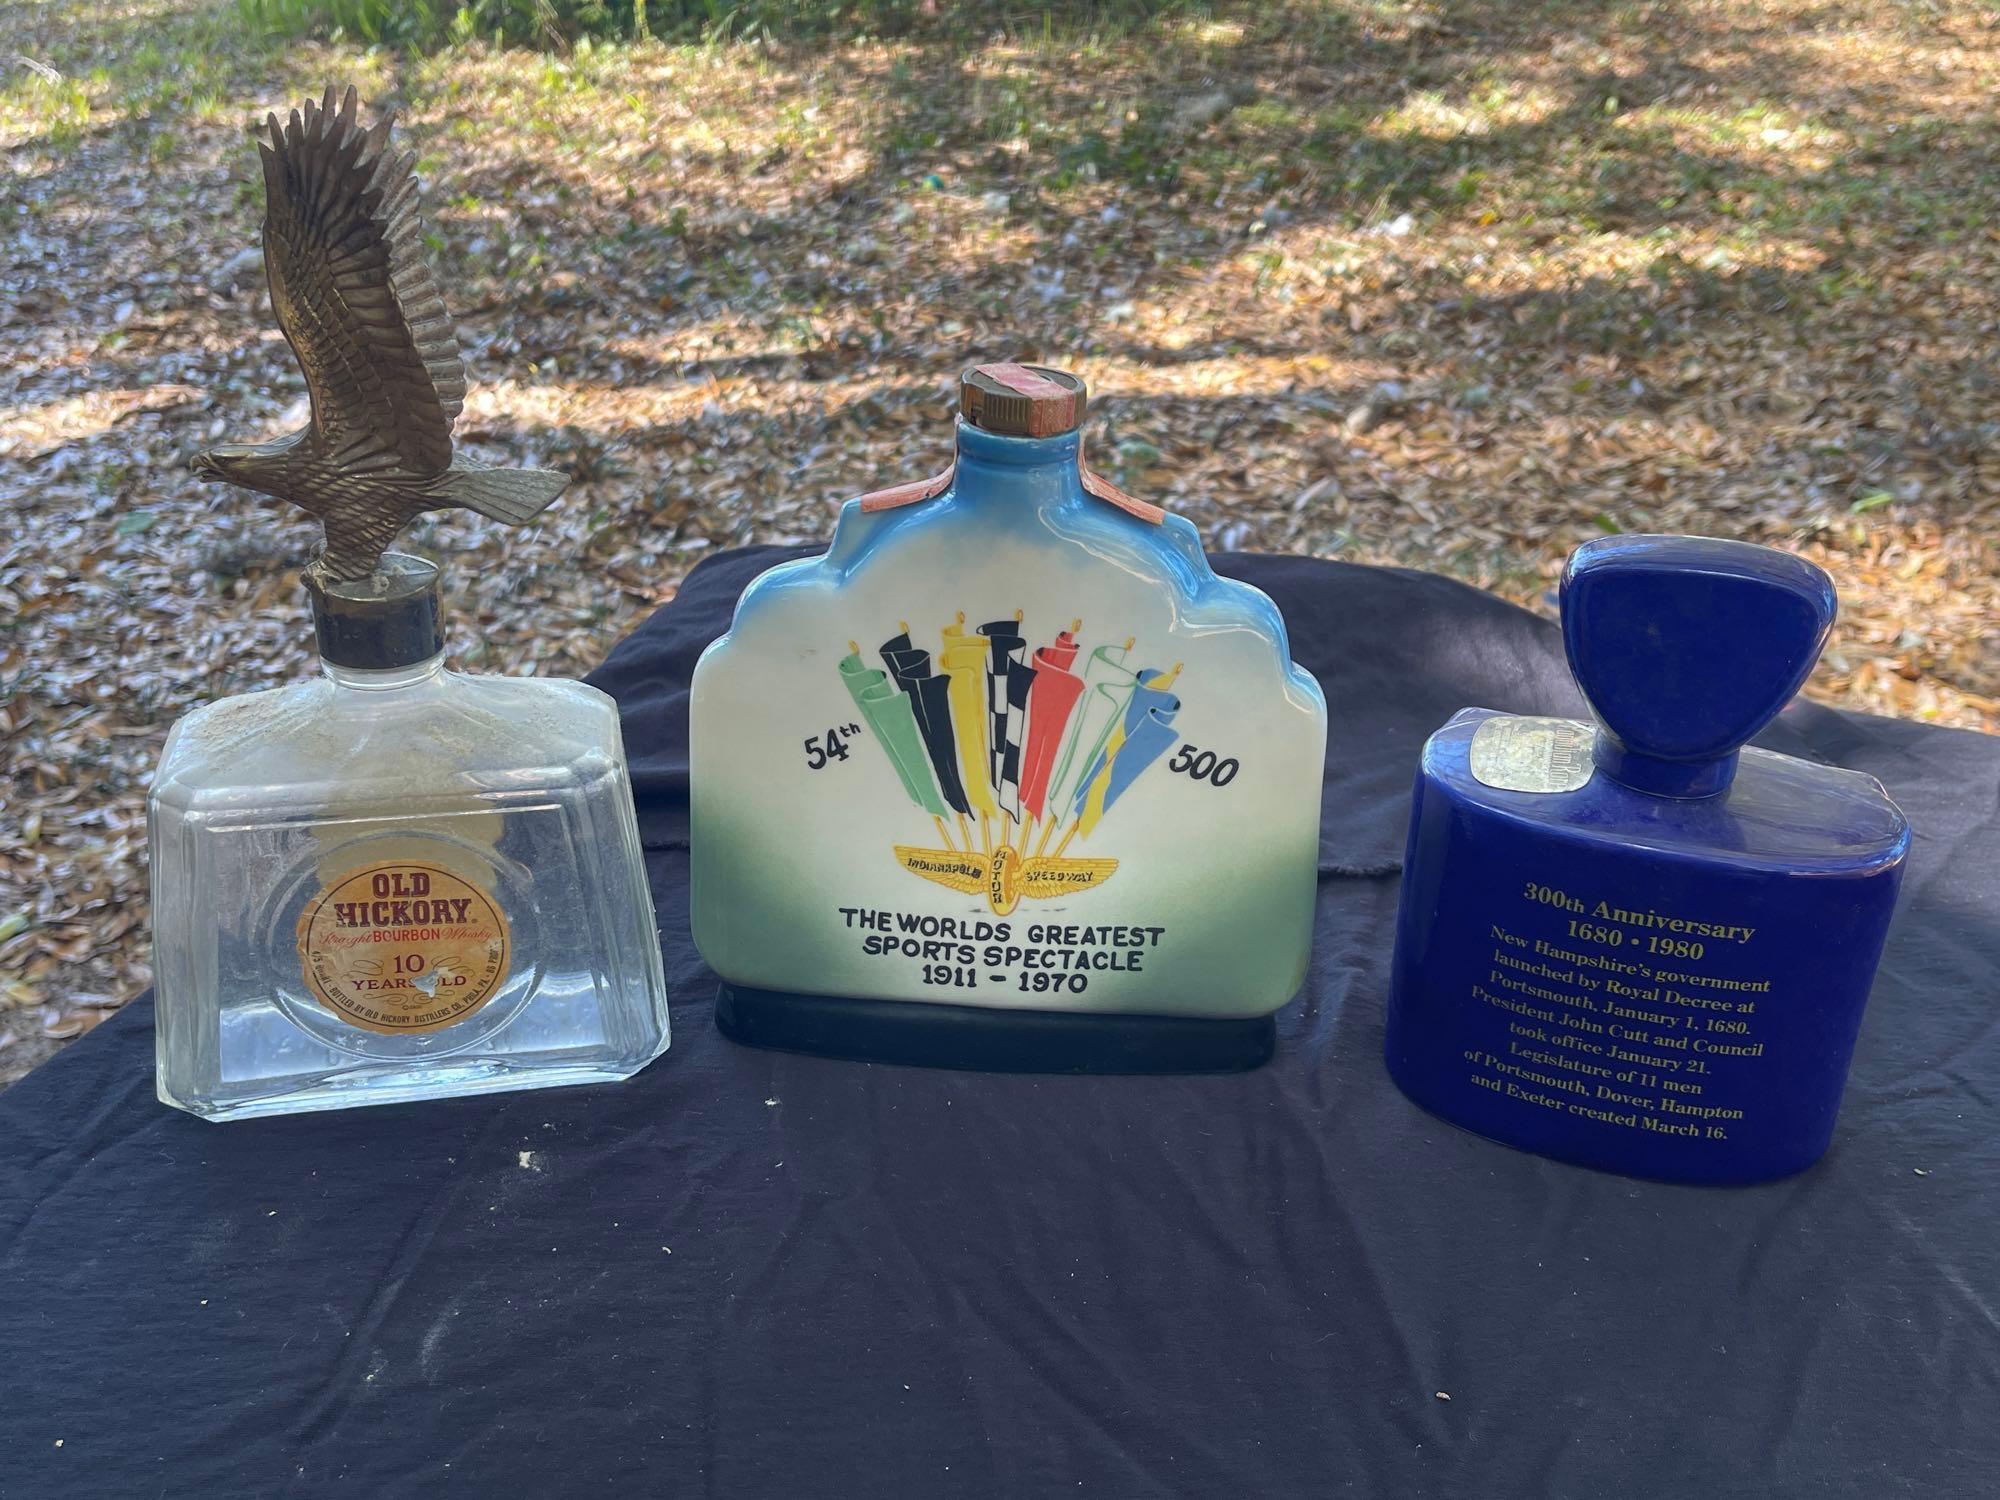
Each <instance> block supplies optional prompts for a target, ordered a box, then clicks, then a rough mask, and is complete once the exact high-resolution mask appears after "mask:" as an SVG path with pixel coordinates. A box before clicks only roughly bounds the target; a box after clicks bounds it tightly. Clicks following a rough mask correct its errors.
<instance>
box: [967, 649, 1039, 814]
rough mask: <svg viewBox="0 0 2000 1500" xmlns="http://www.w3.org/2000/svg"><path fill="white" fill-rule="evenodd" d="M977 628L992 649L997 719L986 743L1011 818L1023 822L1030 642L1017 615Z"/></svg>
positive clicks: (989, 684)
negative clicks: (1022, 771) (989, 741)
mask: <svg viewBox="0 0 2000 1500" xmlns="http://www.w3.org/2000/svg"><path fill="white" fill-rule="evenodd" d="M979 633H980V634H981V635H983V636H985V637H986V640H987V643H988V645H989V646H990V648H991V651H990V654H989V655H988V656H987V658H986V707H987V712H988V713H989V714H990V716H991V717H992V720H993V725H992V729H993V734H992V741H991V743H990V744H989V745H988V747H987V756H988V760H989V761H990V762H991V767H990V770H991V775H992V777H993V791H994V795H995V796H996V797H997V798H998V799H999V802H1000V811H1001V812H1002V813H1003V814H1005V815H1006V817H1007V819H1008V821H1009V822H1011V823H1019V822H1020V821H1021V740H1022V737H1023V735H1024V734H1025V733H1026V730H1027V721H1028V694H1029V693H1030V692H1031V691H1032V690H1033V688H1034V683H1035V669H1034V668H1033V667H1031V666H1029V665H1028V663H1027V662H1026V661H1025V660H1024V659H1023V658H1025V657H1026V656H1027V654H1028V642H1027V638H1026V637H1025V636H1023V635H1022V634H1021V619H1020V616H1019V615H1016V616H1015V617H1014V618H1013V619H1011V620H997V621H995V622H994V623H992V624H990V625H982V626H980V627H979Z"/></svg>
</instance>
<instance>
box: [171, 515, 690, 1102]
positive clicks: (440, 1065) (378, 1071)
mask: <svg viewBox="0 0 2000 1500" xmlns="http://www.w3.org/2000/svg"><path fill="white" fill-rule="evenodd" d="M308 583H309V585H310V586H311V588H312V593H313V604H314V614H315V622H316V625H317V627H318V633H319V641H320V651H321V657H322V661H323V668H324V675H323V676H322V677H321V678H320V679H319V680H317V681H311V682H302V683H298V684H295V685H293V686H290V687H285V688H279V689H275V690H272V691H268V692H259V693H249V694H244V695H242V696H239V697H233V698H226V699H223V700H221V701H220V702H217V703H212V704H209V705H208V706H206V707H204V708H201V709H197V710H196V711H195V712H193V713H191V714H189V715H188V716H187V717H185V718H183V719H182V720H181V721H180V722H179V723H178V724H176V725H175V726H174V729H173V731H172V733H171V734H170V735H169V737H168V739H167V745H166V749H165V752H164V753H163V755H162V758H161V762H160V769H159V773H158V775H157V777H156V778H155V781H154V784H153V790H152V794H151V798H150V801H149V809H148V810H149V816H150V828H151V838H152V887H153V925H154V943H155V950H156V970H157V976H158V1001H157V1004H158V1079H159V1095H160V1098H161V1099H162V1100H164V1101H165V1102H166V1103H168V1104H172V1105H175V1106H177V1107H179V1108H181V1109H185V1110H189V1111H191V1112H193V1113H195V1114H198V1115H204V1116H207V1117H209V1118H214V1119H223V1118H238V1117H243V1116H250V1115H262V1114H281V1113H290V1112H295V1111H304V1110H316V1109H337V1108H344V1107H347V1106H350V1105H358V1104H380V1103H388V1102H391V1101H397V1100H407V1099H423V1098H433V1097H437V1096H441V1095H451V1094H471V1093H484V1092H490V1091H496V1090H502V1089H519V1088H542V1087H547V1086H551V1085H556V1084H570V1083H593V1082H606V1081H613V1080H617V1079H622V1078H626V1077H629V1076H630V1075H631V1074H633V1073H635V1072H637V1071H638V1070H639V1069H640V1068H642V1067H644V1066H645V1065H646V1064H647V1063H648V1062H650V1061H651V1060H652V1059H653V1058H655V1057H657V1056H659V1055H660V1053H661V1052H663V1051H665V1050H666V1046H667V1001H666V986H665V980H664V977H663V975H662V970H661V962H660V948H659V941H658V934H657V931H656V928H655V925H654V918H653V907H652V901H651V898H650V895H649V892H648V889H647V885H646V877H645V866H644V862H643V859H642V856H641V853H640V847H639V837H638V828H637V825H636V822H635V819H634V816H633V810H632V795H631V790H630V783H629V779H628V776H627V773H626V768H625V755H624V748H623V745H622V743H621V741H620V738H619V730H618V712H617V708H616V705H614V704H613V702H612V700H611V699H610V698H608V697H606V696H605V695H604V694H603V693H600V692H598V691H597V690H596V689H595V688H591V687H588V686H586V685H584V684H583V683H579V682H564V681H553V680H549V679H544V678H503V677H473V676H465V675H462V674H459V673H456V672H451V671H447V670H446V669H445V666H444V652H443V639H442V633H441V630H440V628H439V623H438V572H437V569H436V567H435V566H433V565H432V564H430V563H428V562H423V561H421V560H419V559H417V558H413V557H409V556H406V555H403V554H399V553H389V554H387V555H386V556H385V557H384V558H383V559H382V561H381V563H380V564H379V566H378V567H377V569H376V571H375V572H374V574H373V575H372V576H370V577H368V578H365V579H361V580H357V581H355V582H353V583H334V582H330V581H327V580H325V579H322V578H318V577H316V576H315V575H314V574H313V572H312V571H311V570H308Z"/></svg>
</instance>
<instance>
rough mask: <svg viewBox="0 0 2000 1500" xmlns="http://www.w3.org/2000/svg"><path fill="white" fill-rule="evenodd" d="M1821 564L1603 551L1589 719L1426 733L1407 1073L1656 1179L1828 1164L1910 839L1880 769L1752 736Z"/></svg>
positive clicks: (1577, 668)
mask: <svg viewBox="0 0 2000 1500" xmlns="http://www.w3.org/2000/svg"><path fill="white" fill-rule="evenodd" d="M1833 616H1834V592H1833V585H1832V582H1831V580H1830V579H1828V577H1827V576H1826V574H1825V573H1823V572H1821V571H1820V570H1819V569H1818V568H1816V567H1814V566H1813V565H1812V564H1811V563H1808V562H1806V561H1804V560H1803V559H1801V558H1797V557H1793V556H1791V555H1789V554H1786V553H1782V552H1776V551H1772V550H1770V549H1768V548H1763V547H1753V546H1749V545H1746V544H1744V543H1741V542H1726V541H1714V540H1709V539H1706V538H1700V537H1674V536H1631V537H1616V538H1606V539H1604V540H1602V541H1596V542H1591V543H1588V544H1586V545H1585V546H1583V547H1581V548H1579V549H1578V550H1577V551H1576V553H1575V554H1574V555H1573V556H1572V557H1571V559H1570V562H1569V566H1568V568H1567V570H1566V571H1565V573H1564V574H1563V580H1562V628H1563V639H1564V643H1565V645H1566V646H1567V648H1568V652H1569V661H1570V667H1571V670H1572V671H1573V672H1574V673H1575V674H1576V680H1577V683H1578V685H1579V686H1580V687H1581V688H1582V689H1583V693H1584V697H1585V698H1586V699H1587V700H1588V702H1589V704H1590V707H1591V710H1592V712H1593V713H1594V714H1595V715H1596V716H1597V723H1596V725H1595V726H1592V725H1589V724H1582V723H1576V722H1573V721H1570V720H1566V719H1545V718H1516V717H1513V716H1510V715H1506V714H1497V713H1492V712H1490V711H1488V710H1485V709H1467V710H1465V711H1464V712H1462V713H1460V714H1459V715H1458V716H1457V717H1456V718H1454V719H1453V720H1452V721H1451V722H1450V723H1449V724H1447V725H1445V727H1444V728H1443V729H1441V730H1439V731H1438V733H1437V734H1436V735H1435V736H1433V737H1432V739H1431V741H1430V743H1429V744H1428V745H1427V746H1426V747H1425V749H1424V755H1423V763H1422V767H1421V769H1420V771H1419V772H1418V776H1417V789H1416V803H1415V806H1414V808H1413V809H1412V811H1411V818H1410V839H1409V851H1408V859H1407V863H1406V865H1405V868H1404V875H1403V891H1402V908H1401V913H1400V917H1399V921H1398V927H1397V937H1396V960H1395V974H1394V979H1393V988H1392V993H1391V996H1390V1001H1389V1014H1388V1039H1387V1056H1388V1064H1389V1071H1390V1072H1391V1074H1393V1075H1394V1077H1395V1079H1396V1081H1397V1083H1399V1084H1400V1085H1401V1086H1402V1088H1403V1090H1404V1092H1406V1093H1407V1094H1408V1095H1409V1096H1410V1097H1411V1098H1412V1099H1414V1100H1416V1101H1417V1103H1419V1104H1421V1105H1423V1106H1424V1107H1425V1108H1427V1109H1430V1110H1432V1111H1434V1112H1435V1113H1437V1114H1439V1115H1442V1116H1444V1117H1445V1118H1446V1119H1448V1120H1451V1121H1454V1122H1455V1123H1457V1124H1460V1125H1463V1126H1466V1127H1467V1128H1469V1129H1472V1130H1475V1131H1478V1132H1480V1133H1481V1134H1483V1135H1488V1136H1492V1137H1493V1138H1495V1139H1496V1140H1501V1141H1505V1142H1507V1143H1509V1144H1510V1145H1515V1146H1521V1147H1524V1148H1526V1149H1528V1150H1531V1151H1538V1152H1541V1153H1543V1154H1545V1155H1548V1156H1553V1157H1559V1158H1561V1159H1563V1160H1566V1161H1573V1162H1580V1163H1582V1164H1584V1165H1586V1166H1592V1167H1601V1168H1604V1169H1607V1170H1610V1171H1615V1172H1625V1173H1630V1174H1633V1175H1636V1176H1642V1177H1657V1178H1666V1179H1671V1180H1675V1181H1681V1182H1694V1183H1742V1182H1756V1181H1761V1180H1764V1179H1768V1178H1773V1177H1780V1176H1783V1175H1785V1174H1787V1173H1791V1172H1796V1171H1798V1170H1800V1169H1801V1168H1803V1167H1806V1166H1808V1165H1810V1164H1811V1163H1812V1162H1814V1161H1816V1160H1817V1159H1818V1158H1819V1157H1820V1155H1821V1154H1822V1153H1823V1152H1825V1150H1826V1148H1827V1144H1828V1142H1829V1140H1830V1138H1831V1135H1832V1131H1833V1125H1834V1117H1835V1115H1836V1113H1837V1112H1838V1110H1839V1107H1840V1094H1841V1089H1842V1087H1843V1085H1844V1083H1845V1081H1846V1077H1847V1067H1848V1060H1849V1057H1850V1055H1851V1053H1852V1051H1853V1047H1854V1040H1855V1035H1856V1032H1857V1030H1858V1029H1859V1027H1860V1024H1861V1014H1862V1007H1863V1006H1864V1005H1865V1004H1866V1002H1867V998H1868V990H1869V986H1870V984H1871V983H1872V981H1873V979H1874V975H1875V967H1876V963H1877V961H1878V959H1879V957H1880V955H1881V952H1882V945H1883V941H1884V938H1885V936H1886V934H1887V932H1888V927H1889V918H1890V913H1891V911H1892V909H1893V908H1894V906H1895V901H1896V891H1897V886H1898V884H1899V882H1900V880H1901V877H1902V870H1903V860H1904V855H1905V853H1906V852H1907V850H1908V848H1909V840H1910V832H1909V827H1908V825H1907V824H1906V823H1905V822H1904V820H1903V817H1902V814H1901V813H1900V812H1898V811H1897V809H1896V806H1895V804H1894V803H1893V802H1891V801H1890V800H1889V798H1888V797H1887V796H1886V795H1885V794H1884V793H1883V790H1882V788H1881V786H1880V785H1879V784H1878V783H1877V782H1876V781H1875V780H1874V779H1873V778H1872V777H1868V776H1864V775H1861V774H1860V773H1858V772H1854V771H1844V770H1840V769H1837V768H1835V767H1831V766H1823V765H1815V764H1811V763H1808V762H1805V761H1801V760H1796V759H1792V758H1790V757H1787V756H1782V755H1775V754H1772V753H1770V752H1768V751H1763V750H1758V749H1754V748H1751V749H1745V748H1742V747H1743V746H1744V743H1745V741H1747V740H1748V739H1749V738H1750V737H1751V736H1752V735H1754V734H1756V733H1757V732H1758V731H1759V730H1760V729H1762V728H1763V727H1764V726H1765V725H1766V724H1768V723H1769V722H1770V721H1771V719H1772V718H1773V717H1774V716H1775V715H1776V714H1777V713H1778V711H1779V710H1780V709H1781V708H1782V707H1783V706H1784V705H1785V704H1786V703H1787V702H1789V701H1790V699H1791V698H1792V695H1793V694H1794V693H1796V692H1797V691H1798V689H1799V686H1800V684H1801V683H1803V682H1804V681H1805V678H1806V675H1807V674H1808V673H1809V672H1810V671H1811V670H1812V666H1813V663H1814V661H1815V660H1817V659H1818V656H1819V651H1820V647H1821V645H1822V644H1823V643H1824V641H1825V639H1826V634H1827V630H1828V629H1829V627H1830V626H1831V625H1832V623H1833Z"/></svg>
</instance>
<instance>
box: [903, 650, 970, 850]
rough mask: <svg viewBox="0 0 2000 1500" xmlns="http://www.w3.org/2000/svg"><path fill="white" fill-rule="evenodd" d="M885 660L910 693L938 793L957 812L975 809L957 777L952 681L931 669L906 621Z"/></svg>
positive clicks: (961, 812)
mask: <svg viewBox="0 0 2000 1500" xmlns="http://www.w3.org/2000/svg"><path fill="white" fill-rule="evenodd" d="M882 661H883V663H884V664H885V665H886V666H887V667H888V668H889V676H890V677H891V678H892V679H894V681H895V684H896V687H897V689H898V690H899V691H901V692H903V693H906V694H908V695H909V699H910V715H911V717H912V718H913V719H914V720H915V721H916V725H917V729H918V731H919V732H920V733H921V734H922V735H923V737H924V752H925V754H926V756H927V757H928V758H929V760H930V763H931V772H932V774H933V775H934V776H936V778H937V789H938V794H939V795H940V796H941V797H943V798H944V800H945V803H946V804H947V805H948V806H949V807H950V808H951V810H952V811H953V812H955V813H958V814H959V815H960V816H963V815H964V814H966V813H969V812H971V811H972V804H971V803H970V802H968V801H966V798H965V788H964V786H963V785H961V784H960V782H959V779H958V745H957V743H956V742H955V741H954V740H953V738H952V732H951V698H950V693H951V683H950V682H949V681H948V680H947V679H945V678H943V677H939V676H938V675H936V673H934V672H933V671H932V670H931V654H930V652H928V651H925V650H923V649H921V648H920V647H918V646H916V645H914V644H912V643H911V641H910V627H909V624H908V622H907V621H906V622H905V623H904V625H903V629H902V633H901V634H900V635H893V636H891V637H890V638H889V639H888V640H886V641H884V642H883V643H882Z"/></svg>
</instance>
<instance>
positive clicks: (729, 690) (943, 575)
mask: <svg viewBox="0 0 2000 1500" xmlns="http://www.w3.org/2000/svg"><path fill="white" fill-rule="evenodd" d="M1084 404H1085V393H1084V388H1083V382H1082V381H1080V380H1079V379H1077V378H1076V377H1075V376H1073V375H1068V374H1065V373H1063V372H1061V371H1057V370H1050V369H1042V368H1033V367H1027V366H1022V365H1015V364H1002V365H988V366H983V367H980V368H978V369H974V370H972V371H970V372H969V373H967V374H966V376H965V377H964V378H963V381H962V383H961V399H960V416H959V421H958V444H957V457H956V460H955V462H954V464H953V465H952V467H951V468H950V469H948V470H947V471H946V472H945V473H943V474H941V475H939V476H938V477H936V478H935V479H932V480H929V481H923V482H918V483H914V484H907V485H903V486H900V487H898V488H895V489H890V490H885V491H882V492H881V493H878V494H874V495H869V496H866V497H864V498H862V499H859V500H854V501H850V502H849V503H848V504H847V506H846V507H845V509H844V510H843V511H842V512H841V517H840V523H839V527H838V529H837V531H836V532H835V535H834V539H833V544H832V547H831V549H830V550H829V551H828V552H827V553H826V555H825V556H824V557H819V558H813V559H809V560H805V561H800V562H795V563H790V564H786V565H784V566H781V567H778V568H775V569H773V570H772V571H770V572H769V573H766V574H765V575H764V576H763V577H761V578H759V579H758V580H757V581H756V582H755V583H753V584H752V585H751V587H750V588H749V589H748V590H746V591H745V593H744V595H743V598H742V600H741V602H740V603H739V604H738V606H737V610H736V617H735V621H734V623H733V625H732V626H731V628H730V631H729V633H728V634H727V635H726V636H724V637H723V638H722V639H721V640H719V641H717V642H716V643H715V644H714V645H713V646H711V647H710V648H709V650H708V652H707V653H706V654H705V655H704V656H703V657H702V659H701V662H700V664H699V666H698V667H697V669H696V671H695V676H694V696H693V702H692V705H691V708H690V772H691V778H692V787H693V792H692V796H693V833H692V839H693V843H692V858H693V873H692V882H693V887H692V897H693V927H694V937H695V942H696V944H697V945H698V946H699V948H700V950H701V953H702V956H703V957H704V958H705V959H706V960H707V961H708V963H709V965H710V966H711V967H712V968H714V970H715V971H716V973H717V974H719V975H720V976H721V978H722V988H721V993H720V998H719V1001H718V1005H717V1021H718V1023H719V1024H720V1025H721V1027H722V1029H723V1030H724V1031H725V1032H727V1033H728V1034H729V1035H731V1036H733V1037H735V1038H737V1039H739V1040H743V1041H748V1042H757V1043H764V1044H769V1045H775V1046H782V1047H790V1048H797V1049H804V1050H812V1051H825V1052H833V1053H840V1054H844V1055H849V1056H860V1057H870V1058H877V1059H884V1060H892V1061H906V1062H932V1063H946V1064H951V1065H957V1066H970V1067H989V1068H1012V1069H1035V1070H1076V1071H1083V1070H1193V1069H1221V1068H1238V1067H1247V1066H1253V1065H1255V1064H1256V1063H1258V1062H1260V1061H1262V1060H1263V1059H1264V1058H1265V1057H1266V1056H1268V1055H1269V1052H1270V1050H1271V1046H1272V1038H1273V1034H1274V1029H1273V1026H1272V1022H1271V1015H1272V1012H1274V1011H1275V1010H1277V1009H1278V1008H1279V1007H1280V1006H1282V1005H1283V1004H1285V1002H1286V1001H1288V1000H1289V999H1291V997H1292V995H1293V994H1294V993H1295V992H1296V991H1297V989H1298V987H1299V985H1300V983H1301V981H1302V980H1303V978H1304V975H1305V966H1306V955H1307V950H1308V947H1309V945H1310V941H1311V933H1312V915H1313V898H1314V881H1315V870H1316V860H1317V852H1318V833H1319V802H1320V781H1321V767H1322V759H1323V756H1324V750H1325V738H1326V715H1325V707H1324V703H1323V701H1322V699H1321V696H1320V693H1319V689H1318V686H1317V684H1315V683H1314V681H1313V680H1312V678H1311V677H1310V676H1309V675H1307V674H1306V673H1305V672H1303V671H1301V670H1300V669H1299V668H1298V667H1297V666H1295V665H1293V663H1292V661H1291V659H1290V655H1289V653H1288V650H1287V647H1286V642H1285V630H1284V625H1283V623H1282V622H1281V621H1280V619H1279V617H1278V613H1277V610H1276V609H1275V608H1274V607H1273V605H1272V604H1271V601H1270V600H1269V599H1267V598H1266V597H1265V596H1264V595H1263V594H1261V593H1259V592H1258V591H1257V590H1255V589H1253V588H1250V587H1248V586H1246V585H1244V584H1241V583H1236V582H1232V581H1229V580H1226V579H1222V578H1218V577H1217V576H1216V575H1215V574H1214V573H1213V572H1212V571H1211V570H1210V568H1209V566H1208V563H1207V560H1206V559H1205V558H1204V556H1203V555H1202V550H1201V545H1200V542H1199V540H1198V538H1197V535H1196V533H1195V530H1194V528H1193V527H1192V526H1190V525H1189V524H1188V523H1187V522H1185V521H1183V520H1180V519H1178V518H1176V517H1172V516H1168V515H1165V514H1164V513H1162V512H1161V511H1160V510H1158V509H1157V508H1155V507H1153V506H1151V505H1146V504H1142V503H1141V502H1139V501H1136V500H1134V499H1132V498H1130V497H1129V496H1127V495H1124V494H1122V493H1120V492H1119V491H1118V490H1117V489H1115V488H1114V487H1112V486H1111V485H1110V484H1108V483H1107V482H1106V481H1104V480H1103V479H1101V478H1100V477H1098V476H1097V475H1095V474H1093V473H1092V472H1091V471H1090V470H1089V469H1088V468H1087V467H1085V466H1084V465H1083V463H1082V457H1081V454H1082V450H1081V438H1080V433H1079V428H1080V426H1081V423H1082V420H1083V414H1084Z"/></svg>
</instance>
